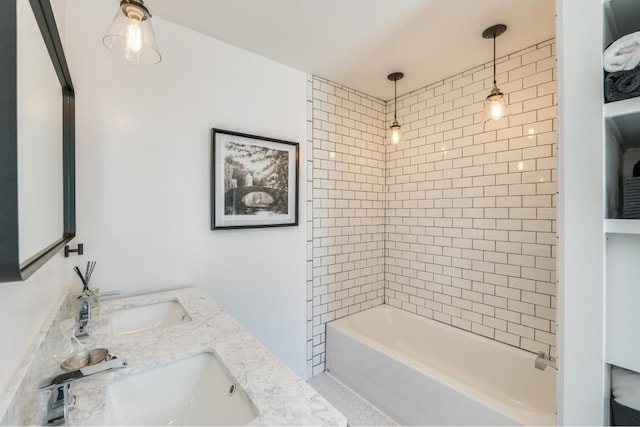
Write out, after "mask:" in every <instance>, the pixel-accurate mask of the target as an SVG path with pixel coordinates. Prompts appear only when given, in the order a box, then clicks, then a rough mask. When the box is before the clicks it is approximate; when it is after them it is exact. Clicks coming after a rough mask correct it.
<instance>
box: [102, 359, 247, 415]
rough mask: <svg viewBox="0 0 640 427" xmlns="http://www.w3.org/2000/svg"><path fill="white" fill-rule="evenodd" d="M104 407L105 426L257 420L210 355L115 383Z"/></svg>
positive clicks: (110, 385) (244, 398)
mask: <svg viewBox="0 0 640 427" xmlns="http://www.w3.org/2000/svg"><path fill="white" fill-rule="evenodd" d="M106 403H107V420H106V421H107V424H109V425H244V424H247V423H249V422H250V421H251V420H253V419H254V418H255V417H256V416H257V411H256V410H255V407H254V405H253V403H252V402H251V401H250V400H249V398H248V397H247V396H246V394H245V393H244V391H243V390H241V389H239V387H237V386H236V383H235V381H234V379H233V377H231V375H230V374H229V373H228V372H227V370H226V369H225V368H224V366H223V365H222V364H221V363H220V362H219V361H218V359H217V358H216V357H215V355H213V354H212V353H199V354H197V355H195V356H191V357H188V358H186V359H182V360H178V361H176V362H171V363H168V364H165V365H162V366H158V367H154V368H150V369H148V370H146V371H143V372H139V373H135V374H132V375H129V376H126V377H122V378H117V379H115V380H113V381H111V382H110V383H109V385H108V386H107V402H106Z"/></svg>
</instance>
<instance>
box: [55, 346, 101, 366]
mask: <svg viewBox="0 0 640 427" xmlns="http://www.w3.org/2000/svg"><path fill="white" fill-rule="evenodd" d="M111 358H112V356H111V355H110V354H109V350H107V349H106V348H92V349H91V350H88V351H87V350H85V351H80V352H77V353H74V354H72V355H71V356H69V357H67V358H66V359H65V360H64V362H62V364H61V365H60V368H61V369H62V370H63V371H75V370H76V369H80V368H84V367H85V366H90V365H95V364H96V363H100V362H102V361H103V360H110V359H111Z"/></svg>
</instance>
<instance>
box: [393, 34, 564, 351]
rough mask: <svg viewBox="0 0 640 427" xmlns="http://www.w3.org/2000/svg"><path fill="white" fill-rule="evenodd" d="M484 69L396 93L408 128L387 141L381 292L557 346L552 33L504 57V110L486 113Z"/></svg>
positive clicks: (521, 343) (513, 338) (478, 328)
mask: <svg viewBox="0 0 640 427" xmlns="http://www.w3.org/2000/svg"><path fill="white" fill-rule="evenodd" d="M492 80H493V79H492V64H490V63H488V64H485V65H484V66H482V67H477V68H474V69H471V70H469V71H466V72H463V73H460V74H458V75H455V76H452V77H450V78H447V79H446V80H444V81H440V82H437V83H435V84H432V85H430V86H427V87H426V88H422V89H419V90H416V91H413V92H411V93H408V94H406V95H403V96H402V97H400V98H398V118H399V121H400V123H401V124H402V127H403V130H405V133H404V142H403V143H402V144H400V145H398V146H393V145H387V156H386V171H387V179H386V192H385V193H386V198H387V205H386V207H387V209H386V212H385V214H386V224H387V225H386V233H385V237H386V238H385V244H386V250H385V254H386V257H385V273H386V274H385V286H386V289H385V301H386V303H388V304H391V305H394V306H396V307H400V308H402V309H404V310H407V311H411V312H413V313H417V314H419V315H422V316H425V317H429V318H433V319H436V320H438V321H441V322H444V323H448V324H450V325H453V326H456V327H458V328H462V329H466V330H468V331H471V332H474V333H477V334H479V335H483V336H486V337H489V338H492V339H495V340H497V341H502V342H504V343H507V344H510V345H513V346H517V347H520V348H523V349H525V350H530V351H535V352H537V351H545V352H546V353H551V354H554V355H555V307H556V305H555V304H556V298H555V297H556V285H555V284H556V201H557V182H556V181H557V178H556V103H557V102H556V82H555V80H556V79H555V43H554V41H553V40H549V41H546V42H543V43H539V44H537V45H535V46H532V47H529V48H527V49H524V50H522V51H519V52H515V53H513V54H511V55H508V56H506V57H504V58H500V60H499V62H498V64H497V81H498V86H499V87H500V88H501V89H502V91H503V92H504V93H506V94H508V95H507V100H508V104H509V108H510V113H511V115H510V116H509V118H508V119H506V120H501V121H499V122H489V123H487V124H484V123H483V121H482V120H483V100H484V98H485V97H486V96H487V94H488V93H489V91H490V89H491V86H492V84H493V81H492ZM392 119H393V110H392V108H388V109H387V122H389V121H390V120H392Z"/></svg>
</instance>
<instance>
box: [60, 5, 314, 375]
mask: <svg viewBox="0 0 640 427" xmlns="http://www.w3.org/2000/svg"><path fill="white" fill-rule="evenodd" d="M117 7H118V2H117V1H108V2H106V1H104V2H103V1H101V2H95V1H94V2H87V1H82V0H69V1H68V2H67V16H66V23H67V45H66V46H65V49H66V53H67V58H68V62H69V65H70V69H71V73H72V77H73V81H74V85H75V88H76V102H77V114H76V123H77V135H76V153H77V174H78V179H77V191H78V194H77V200H78V211H77V214H78V215H77V217H78V238H77V241H78V242H83V243H84V244H85V245H86V246H85V248H86V252H87V256H85V257H84V260H83V262H84V261H86V260H96V261H97V267H96V270H95V273H94V276H93V277H94V279H93V281H94V285H95V286H99V287H100V289H101V290H121V291H123V292H127V293H140V292H147V291H153V290H156V289H161V288H171V287H176V286H181V285H186V284H194V285H197V286H199V287H201V288H203V289H205V290H206V291H207V292H208V293H209V294H211V296H212V297H213V298H214V299H215V300H216V301H218V302H219V303H220V304H221V305H222V306H223V307H224V308H225V309H226V310H228V311H229V312H230V313H231V314H232V315H233V316H234V317H235V318H236V319H238V320H239V321H240V323H242V324H243V325H244V326H245V327H247V328H248V329H249V330H250V331H251V332H252V333H253V334H254V335H255V336H256V337H257V338H258V339H259V340H260V341H261V342H263V343H264V344H265V345H266V346H267V347H268V348H269V349H270V350H272V351H273V352H274V353H275V354H276V355H277V356H279V357H280V358H281V359H282V360H283V361H284V362H285V363H286V364H287V365H288V366H289V367H291V368H292V369H293V370H295V371H296V372H299V373H301V374H302V375H304V370H305V366H306V363H305V360H306V359H305V341H306V328H305V319H306V316H305V307H306V304H305V301H306V298H305V296H306V295H305V292H306V271H305V256H306V254H305V249H306V234H305V227H304V224H305V203H303V202H302V203H300V217H299V219H300V221H299V222H300V224H302V225H301V226H298V227H283V228H273V229H253V230H223V231H211V230H210V163H211V148H210V146H211V128H213V127H216V128H222V129H227V130H233V131H239V132H244V133H249V134H256V135H261V136H268V137H273V138H279V139H285V140H289V141H295V142H299V143H300V167H301V170H300V177H301V178H303V179H304V177H305V174H306V171H305V166H306V161H305V159H306V146H305V144H304V141H305V139H306V138H305V137H306V75H305V74H304V73H302V72H300V71H297V70H294V69H291V68H288V67H285V66H283V65H280V64H278V63H275V62H272V61H270V60H267V59H265V58H262V57H259V56H256V55H254V54H251V53H248V52H246V51H243V50H240V49H237V48H235V47H232V46H230V45H227V44H224V43H222V42H220V41H217V40H214V39H211V38H208V37H205V36H203V35H201V34H198V33H196V32H193V31H191V30H188V29H186V28H184V27H180V26H178V25H175V24H173V23H171V22H168V21H164V20H162V19H160V18H158V17H154V19H153V24H154V27H155V32H156V35H157V37H158V43H159V46H160V50H161V52H162V54H163V60H162V62H161V63H160V64H158V65H152V66H149V65H136V64H131V63H128V62H126V61H124V60H122V59H120V58H118V57H116V56H115V55H113V54H112V53H110V52H108V51H107V50H106V49H105V48H104V46H103V45H102V41H101V40H102V35H103V32H104V31H105V30H106V28H107V27H108V25H109V23H110V20H111V19H112V17H113V15H114V13H115V11H116V9H117ZM241 27H242V26H241V23H239V28H238V29H239V31H241V30H242V28H241ZM305 199H306V189H305V187H304V186H301V188H300V200H301V201H304V200H305Z"/></svg>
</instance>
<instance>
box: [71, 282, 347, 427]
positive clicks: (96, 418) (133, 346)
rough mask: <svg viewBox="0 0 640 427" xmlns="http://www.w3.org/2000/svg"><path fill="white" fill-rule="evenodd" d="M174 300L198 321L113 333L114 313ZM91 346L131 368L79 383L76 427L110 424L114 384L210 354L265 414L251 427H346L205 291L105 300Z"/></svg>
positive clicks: (74, 417) (75, 387)
mask: <svg viewBox="0 0 640 427" xmlns="http://www.w3.org/2000/svg"><path fill="white" fill-rule="evenodd" d="M169 300H177V301H178V302H179V303H180V304H181V305H182V306H183V307H184V308H185V310H186V311H187V313H188V314H189V316H190V317H191V321H187V322H183V323H180V324H178V325H173V326H169V327H165V328H161V329H157V330H148V331H145V332H140V333H136V334H128V335H116V334H114V333H113V332H112V327H111V324H110V319H109V315H110V313H112V312H114V311H116V310H120V309H123V308H127V307H135V306H139V305H146V304H153V303H159V302H163V301H169ZM84 343H85V344H86V345H87V347H88V348H95V347H105V348H108V349H109V352H110V353H111V354H112V355H115V356H117V357H118V358H121V359H126V360H127V362H128V367H127V368H124V369H117V370H114V371H111V372H108V373H103V374H99V375H96V376H93V377H91V378H88V379H83V380H80V381H77V382H75V383H73V385H72V393H73V394H74V395H76V398H77V400H76V407H75V409H74V410H73V411H70V413H69V424H71V425H101V424H106V423H108V420H107V418H106V417H107V411H106V409H107V408H106V401H107V399H106V396H107V395H106V393H107V389H106V384H107V382H108V381H109V380H112V379H116V378H119V377H122V376H127V375H131V374H134V373H136V372H140V371H143V370H146V369H149V368H153V367H155V366H160V365H163V364H166V363H168V362H171V361H175V360H180V359H183V358H186V357H189V356H191V355H195V354H198V353H201V352H210V353H213V354H214V355H215V357H216V358H217V359H219V360H220V361H221V362H222V363H223V364H224V366H225V367H226V368H227V369H228V372H229V373H230V374H231V376H233V377H234V379H235V381H236V382H237V385H238V386H239V387H240V388H241V389H243V390H244V392H245V393H246V395H247V396H248V398H249V399H250V400H251V401H252V402H253V404H254V406H255V409H256V410H257V414H258V415H257V417H256V418H255V419H254V420H253V421H252V422H251V423H250V425H334V426H346V418H345V417H344V415H342V414H341V413H340V412H338V411H337V410H336V409H335V408H333V406H331V405H330V404H329V403H328V402H327V401H326V400H325V399H324V398H323V397H322V396H320V395H319V394H318V393H317V392H316V391H315V390H313V389H312V388H311V387H310V386H309V385H307V383H306V382H305V381H303V380H302V379H301V378H300V377H298V376H297V375H296V374H295V373H294V372H293V371H291V370H290V369H289V368H288V367H286V366H285V365H284V364H283V363H282V362H281V361H280V360H279V359H278V358H277V357H276V356H275V355H273V353H271V352H270V351H269V350H267V349H266V348H265V347H264V346H263V345H262V344H261V343H259V342H258V341H257V340H256V339H255V338H254V337H253V336H252V335H251V334H250V333H249V332H248V331H247V330H246V329H244V328H243V327H242V326H241V325H240V324H238V322H236V321H235V320H234V319H233V318H232V317H231V316H230V315H229V314H228V313H226V312H225V311H224V310H223V309H222V308H221V307H220V306H219V305H218V304H217V303H216V302H215V301H214V300H213V299H211V297H209V296H208V295H207V294H206V293H204V292H203V291H202V290H200V289H197V288H185V289H179V290H173V291H165V292H158V293H153V294H147V295H139V296H133V297H127V298H120V299H114V300H109V301H101V302H100V303H99V304H98V307H97V310H96V309H93V311H92V332H91V337H89V338H88V339H87V340H86V341H85V342H84Z"/></svg>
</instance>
